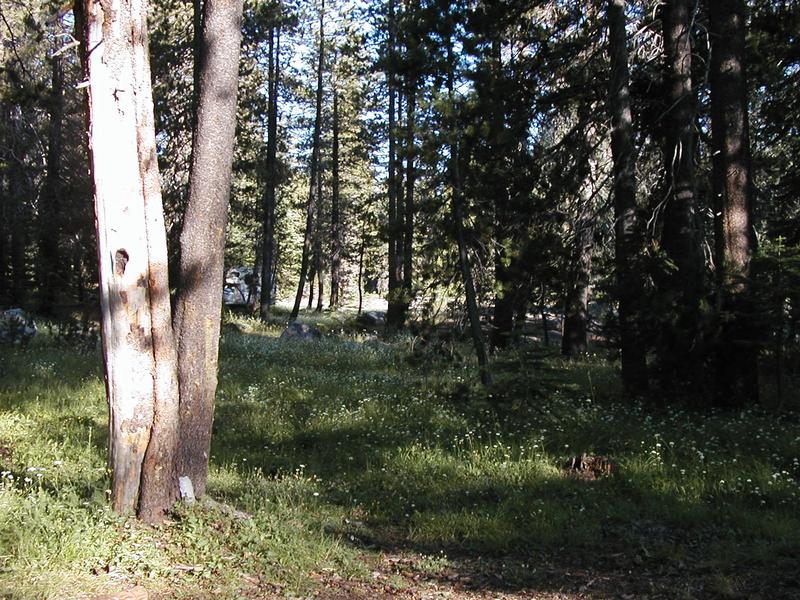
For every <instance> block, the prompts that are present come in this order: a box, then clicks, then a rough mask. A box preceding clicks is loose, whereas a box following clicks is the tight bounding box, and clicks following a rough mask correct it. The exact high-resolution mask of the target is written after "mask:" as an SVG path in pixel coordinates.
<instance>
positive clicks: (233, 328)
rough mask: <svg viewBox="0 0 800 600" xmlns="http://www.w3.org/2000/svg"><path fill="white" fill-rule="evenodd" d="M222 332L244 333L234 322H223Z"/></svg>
mask: <svg viewBox="0 0 800 600" xmlns="http://www.w3.org/2000/svg"><path fill="white" fill-rule="evenodd" d="M222 333H239V334H242V333H244V330H243V329H242V328H241V327H240V326H239V325H237V324H236V323H223V324H222Z"/></svg>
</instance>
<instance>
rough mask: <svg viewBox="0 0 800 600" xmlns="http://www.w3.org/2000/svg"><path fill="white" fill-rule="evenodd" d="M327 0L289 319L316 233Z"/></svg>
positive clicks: (300, 291)
mask: <svg viewBox="0 0 800 600" xmlns="http://www.w3.org/2000/svg"><path fill="white" fill-rule="evenodd" d="M324 25H325V1H324V0H323V1H322V5H321V6H320V11H319V55H318V62H317V106H316V116H315V117H314V138H313V141H312V149H311V165H310V173H309V180H310V183H309V190H308V204H307V205H306V229H305V233H304V234H303V255H302V259H301V261H300V278H299V281H298V282H297V294H295V297H294V306H293V307H292V312H291V314H290V315H289V321H290V322H291V321H295V320H296V319H297V316H298V315H299V314H300V303H301V302H302V301H303V289H304V288H305V285H306V275H307V274H308V263H309V259H310V258H311V243H312V237H313V234H314V215H315V213H316V203H317V202H320V200H321V199H320V198H317V197H316V195H317V179H318V178H319V152H320V148H319V144H320V130H321V128H322V66H323V61H324V58H325V29H324Z"/></svg>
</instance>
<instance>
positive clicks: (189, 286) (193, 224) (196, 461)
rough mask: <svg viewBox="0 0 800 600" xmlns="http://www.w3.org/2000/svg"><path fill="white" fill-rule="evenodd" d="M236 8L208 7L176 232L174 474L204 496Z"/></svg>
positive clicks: (237, 1) (237, 0)
mask: <svg viewBox="0 0 800 600" xmlns="http://www.w3.org/2000/svg"><path fill="white" fill-rule="evenodd" d="M241 19H242V0H231V1H229V0H206V2H205V3H204V4H203V16H202V23H203V28H202V42H201V44H200V47H201V52H200V55H199V69H198V71H199V78H198V82H199V85H200V89H199V93H198V106H197V126H196V130H195V135H194V140H193V143H192V165H191V172H190V176H189V201H188V204H187V207H186V215H185V217H184V222H183V230H182V232H181V244H180V250H181V256H180V287H179V291H178V295H177V298H176V301H175V315H174V329H175V336H176V341H177V347H178V356H179V363H178V376H179V383H180V437H181V447H180V452H179V456H178V474H179V475H180V476H187V477H189V478H190V479H191V481H192V484H193V486H194V491H195V493H196V494H197V495H198V496H200V495H202V494H203V493H204V491H205V487H206V479H207V477H208V459H209V451H210V447H211V425H212V422H213V418H214V395H215V393H216V388H217V359H218V351H219V329H220V312H221V305H222V297H221V293H220V282H221V281H222V279H223V251H224V246H225V228H226V224H227V215H228V202H229V198H230V188H231V164H232V161H233V143H234V134H235V131H236V97H237V87H238V86H237V84H238V65H239V52H240V40H241Z"/></svg>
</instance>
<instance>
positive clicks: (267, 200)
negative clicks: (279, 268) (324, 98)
mask: <svg viewBox="0 0 800 600" xmlns="http://www.w3.org/2000/svg"><path fill="white" fill-rule="evenodd" d="M280 35H281V30H280V25H279V24H278V25H273V26H272V27H270V30H269V57H268V61H269V67H268V69H269V74H268V82H269V83H268V86H269V92H268V94H269V98H268V104H267V156H266V184H265V186H264V195H263V204H262V211H263V212H262V223H263V232H262V237H261V249H262V252H263V254H262V256H261V304H260V314H261V318H262V319H263V320H266V319H267V317H268V316H269V311H270V307H271V306H272V304H273V302H274V300H275V299H274V298H273V295H272V291H273V288H274V287H275V281H274V273H275V188H276V186H277V178H278V177H277V175H278V165H277V150H278V90H279V87H278V86H279V82H280Z"/></svg>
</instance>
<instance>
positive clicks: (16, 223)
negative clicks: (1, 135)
mask: <svg viewBox="0 0 800 600" xmlns="http://www.w3.org/2000/svg"><path fill="white" fill-rule="evenodd" d="M16 117H17V115H13V117H12V119H14V124H15V125H18V123H17V119H16ZM15 145H16V144H15ZM17 151H18V152H19V151H20V149H19V148H17ZM24 173H25V171H24V165H23V164H21V162H18V163H17V164H14V165H13V166H12V168H11V169H10V171H9V174H8V179H9V200H10V202H9V204H10V210H9V213H10V216H11V219H10V223H9V229H10V230H11V235H10V236H9V238H10V240H9V241H10V246H11V247H10V255H11V256H10V258H11V290H10V291H11V293H10V296H11V303H12V304H14V305H16V306H25V305H26V304H27V297H28V293H27V289H28V268H27V267H28V264H27V260H26V258H25V255H26V248H27V246H28V222H27V219H26V218H25V217H26V215H25V201H24V198H25V197H26V192H27V190H26V187H27V186H26V185H25V181H24V179H23V175H24Z"/></svg>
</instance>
